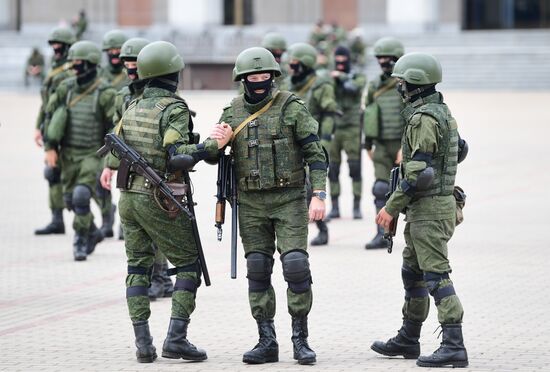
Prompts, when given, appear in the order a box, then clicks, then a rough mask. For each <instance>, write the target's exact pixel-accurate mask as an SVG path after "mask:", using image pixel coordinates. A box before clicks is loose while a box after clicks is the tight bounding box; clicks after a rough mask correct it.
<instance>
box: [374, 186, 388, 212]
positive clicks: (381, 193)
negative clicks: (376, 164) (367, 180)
mask: <svg viewBox="0 0 550 372" xmlns="http://www.w3.org/2000/svg"><path fill="white" fill-rule="evenodd" d="M389 191H390V184H389V182H387V181H382V180H376V182H375V183H374V185H373V186H372V195H374V205H375V206H376V208H382V207H384V205H386V194H387V193H388V192H389Z"/></svg>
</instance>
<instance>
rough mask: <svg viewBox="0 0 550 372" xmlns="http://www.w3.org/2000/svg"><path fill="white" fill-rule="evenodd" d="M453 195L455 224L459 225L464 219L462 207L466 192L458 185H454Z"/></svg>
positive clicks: (464, 202) (464, 203)
mask: <svg viewBox="0 0 550 372" xmlns="http://www.w3.org/2000/svg"><path fill="white" fill-rule="evenodd" d="M453 196H454V197H455V200H456V226H458V225H460V224H461V223H462V221H464V214H463V213H462V209H463V208H464V206H465V205H466V194H465V193H464V190H462V188H461V187H460V186H455V188H454V190H453Z"/></svg>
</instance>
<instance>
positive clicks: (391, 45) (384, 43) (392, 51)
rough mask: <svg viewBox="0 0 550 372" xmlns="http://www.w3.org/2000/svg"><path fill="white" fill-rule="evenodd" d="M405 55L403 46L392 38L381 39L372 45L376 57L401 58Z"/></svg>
mask: <svg viewBox="0 0 550 372" xmlns="http://www.w3.org/2000/svg"><path fill="white" fill-rule="evenodd" d="M403 54H405V48H404V47H403V44H402V43H401V42H400V41H399V40H397V39H396V38H393V37H383V38H381V39H378V41H376V43H374V55H375V56H376V57H383V56H392V57H396V58H401V57H402V56H403Z"/></svg>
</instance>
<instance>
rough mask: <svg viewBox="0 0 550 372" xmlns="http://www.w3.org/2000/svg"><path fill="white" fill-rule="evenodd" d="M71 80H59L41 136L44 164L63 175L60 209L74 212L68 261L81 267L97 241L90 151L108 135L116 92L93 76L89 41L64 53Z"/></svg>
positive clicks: (96, 55)
mask: <svg viewBox="0 0 550 372" xmlns="http://www.w3.org/2000/svg"><path fill="white" fill-rule="evenodd" d="M68 59H69V61H72V63H73V69H74V70H75V72H76V76H75V77H71V78H69V79H66V80H64V81H63V82H62V83H61V84H60V85H59V87H58V88H57V89H56V91H55V93H54V94H53V95H52V96H51V97H50V100H49V102H48V107H47V112H51V113H52V118H51V121H50V123H49V125H48V128H47V136H46V143H45V148H46V162H47V164H48V165H49V166H51V167H55V165H56V163H57V158H58V155H59V159H60V162H61V167H62V169H63V173H62V174H61V182H62V184H63V199H64V201H65V206H66V207H67V209H69V210H73V211H74V212H75V218H74V222H73V228H74V230H75V239H74V244H73V248H74V249H73V253H74V259H75V260H76V261H82V260H85V259H86V256H87V255H88V254H90V253H92V252H93V250H94V248H95V245H96V244H97V243H98V242H100V241H101V240H103V234H102V233H101V231H99V230H98V229H97V228H96V227H95V224H94V221H93V219H94V217H93V215H92V212H91V211H90V199H91V198H92V197H93V196H94V194H95V190H96V175H97V170H98V169H99V167H100V163H101V162H100V158H99V157H98V156H97V155H96V153H95V152H96V151H97V150H98V149H99V148H100V147H101V145H102V143H103V137H104V136H105V134H106V133H107V131H108V130H109V129H110V127H111V124H112V117H113V110H114V106H113V102H114V98H115V94H116V92H115V91H114V89H112V88H110V86H109V85H108V84H107V83H106V82H104V81H103V80H102V79H101V78H100V77H99V76H98V74H97V65H98V64H99V62H100V59H101V51H100V50H99V48H98V47H97V46H96V45H95V44H94V43H92V42H90V41H79V42H76V43H75V44H73V46H71V48H70V49H69V56H68Z"/></svg>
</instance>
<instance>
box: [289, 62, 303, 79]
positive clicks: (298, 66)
mask: <svg viewBox="0 0 550 372" xmlns="http://www.w3.org/2000/svg"><path fill="white" fill-rule="evenodd" d="M289 66H290V69H291V70H292V75H293V76H294V75H299V74H300V72H301V70H302V69H301V66H302V65H301V64H300V62H298V63H290V64H289Z"/></svg>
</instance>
